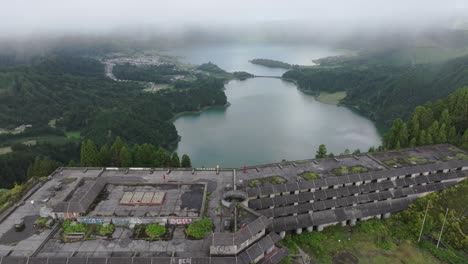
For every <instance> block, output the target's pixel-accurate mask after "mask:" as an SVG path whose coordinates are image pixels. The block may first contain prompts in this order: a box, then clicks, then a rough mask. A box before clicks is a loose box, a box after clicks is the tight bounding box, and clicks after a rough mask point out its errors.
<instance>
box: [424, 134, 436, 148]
mask: <svg viewBox="0 0 468 264" xmlns="http://www.w3.org/2000/svg"><path fill="white" fill-rule="evenodd" d="M426 144H427V145H432V144H434V140H433V139H432V135H431V134H429V133H428V134H427V136H426Z"/></svg>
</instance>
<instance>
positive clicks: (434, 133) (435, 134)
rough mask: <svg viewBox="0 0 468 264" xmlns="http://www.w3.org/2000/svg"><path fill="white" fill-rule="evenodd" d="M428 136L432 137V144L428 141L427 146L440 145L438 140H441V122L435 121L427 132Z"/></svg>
mask: <svg viewBox="0 0 468 264" xmlns="http://www.w3.org/2000/svg"><path fill="white" fill-rule="evenodd" d="M427 134H428V135H431V142H429V141H428V142H427V144H429V145H431V144H436V143H439V142H438V139H439V121H437V120H436V121H434V123H432V125H431V126H430V127H429V129H428V130H427Z"/></svg>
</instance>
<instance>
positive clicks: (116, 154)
mask: <svg viewBox="0 0 468 264" xmlns="http://www.w3.org/2000/svg"><path fill="white" fill-rule="evenodd" d="M123 146H125V144H124V143H123V141H122V139H120V137H116V138H115V140H114V143H113V144H112V146H111V153H112V164H113V165H114V166H120V150H121V149H122V147H123Z"/></svg>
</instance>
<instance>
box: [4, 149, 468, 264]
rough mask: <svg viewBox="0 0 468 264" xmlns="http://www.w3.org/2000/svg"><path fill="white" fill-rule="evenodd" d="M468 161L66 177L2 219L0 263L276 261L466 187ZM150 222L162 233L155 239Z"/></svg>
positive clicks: (378, 158)
mask: <svg viewBox="0 0 468 264" xmlns="http://www.w3.org/2000/svg"><path fill="white" fill-rule="evenodd" d="M467 157H468V154H467V153H465V152H463V151H462V150H460V149H458V148H456V147H454V146H451V145H434V146H423V147H417V148H412V149H402V150H395V151H387V152H373V153H361V154H356V155H344V156H339V157H336V158H324V159H315V160H302V161H295V162H286V161H284V162H281V163H275V164H267V165H261V166H251V167H244V168H240V169H225V168H222V169H220V168H216V169H210V168H193V169H182V168H177V169H175V168H173V169H168V168H59V169H57V170H56V171H55V172H54V173H52V174H51V175H50V176H49V177H48V178H47V180H42V181H38V183H37V184H35V185H34V186H33V187H32V188H31V189H30V190H29V191H28V192H27V193H26V194H25V196H24V197H23V198H22V200H21V201H19V202H18V203H16V204H15V205H14V206H12V207H10V208H9V209H8V210H7V211H5V212H4V213H3V214H2V215H1V218H0V223H1V224H0V264H8V263H28V264H34V263H48V264H55V263H56V264H59V263H68V264H74V263H76V264H81V263H83V264H86V263H88V264H92V263H96V264H98V263H103V264H104V263H106V264H114V263H134V264H139V263H141V264H154V263H180V264H185V263H212V264H216V263H220V264H221V263H233V264H234V263H238V264H242V263H246V264H247V263H278V262H279V261H281V259H282V258H284V257H285V256H286V255H287V254H288V251H287V249H286V248H283V247H281V245H280V244H278V241H280V240H281V239H282V238H283V237H284V236H285V234H286V233H288V232H291V233H296V234H300V233H302V232H305V231H308V232H319V231H321V230H323V228H324V227H326V226H329V225H337V224H340V225H351V226H353V225H355V224H356V222H358V221H364V220H367V219H370V218H387V217H389V216H390V214H391V213H393V212H398V211H402V210H405V209H406V208H407V207H408V205H409V203H411V202H412V201H414V200H415V199H417V198H418V197H421V196H423V195H425V194H428V193H430V192H435V191H440V190H444V189H447V188H450V187H452V186H454V185H455V184H457V183H458V182H460V181H462V180H464V179H465V178H466V177H467V175H468V159H467ZM202 219H203V220H202ZM41 221H42V223H43V225H40V224H39V222H41ZM201 221H209V222H212V227H213V228H212V232H209V231H208V233H206V234H205V236H204V237H203V236H202V238H201V239H199V240H197V239H195V237H190V235H188V232H187V228H188V226H190V224H191V223H196V222H201ZM44 223H46V224H44ZM64 223H67V224H68V225H70V226H77V225H80V226H81V227H84V230H81V231H80V230H78V229H76V230H75V229H73V230H75V231H74V232H69V233H66V232H65V229H64V228H66V227H65V224H64ZM151 224H152V225H153V226H164V227H165V233H164V234H163V235H162V236H160V237H158V238H157V239H149V238H148V237H147V236H145V235H144V233H145V232H141V231H142V230H145V226H148V225H151ZM155 224H156V225H155ZM97 226H100V227H101V228H102V227H106V226H112V228H111V229H110V230H111V231H110V232H109V233H108V234H106V235H102V234H101V235H100V234H99V232H97V231H96V230H97V229H96V227H97ZM142 234H143V235H142Z"/></svg>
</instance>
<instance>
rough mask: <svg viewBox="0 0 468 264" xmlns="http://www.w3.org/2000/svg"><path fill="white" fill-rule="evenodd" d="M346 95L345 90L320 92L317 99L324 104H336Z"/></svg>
mask: <svg viewBox="0 0 468 264" xmlns="http://www.w3.org/2000/svg"><path fill="white" fill-rule="evenodd" d="M345 97H346V92H336V93H326V92H321V93H320V95H319V96H318V97H317V101H319V102H321V103H324V104H331V105H337V104H338V103H339V102H340V101H341V100H343V99H344V98H345Z"/></svg>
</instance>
